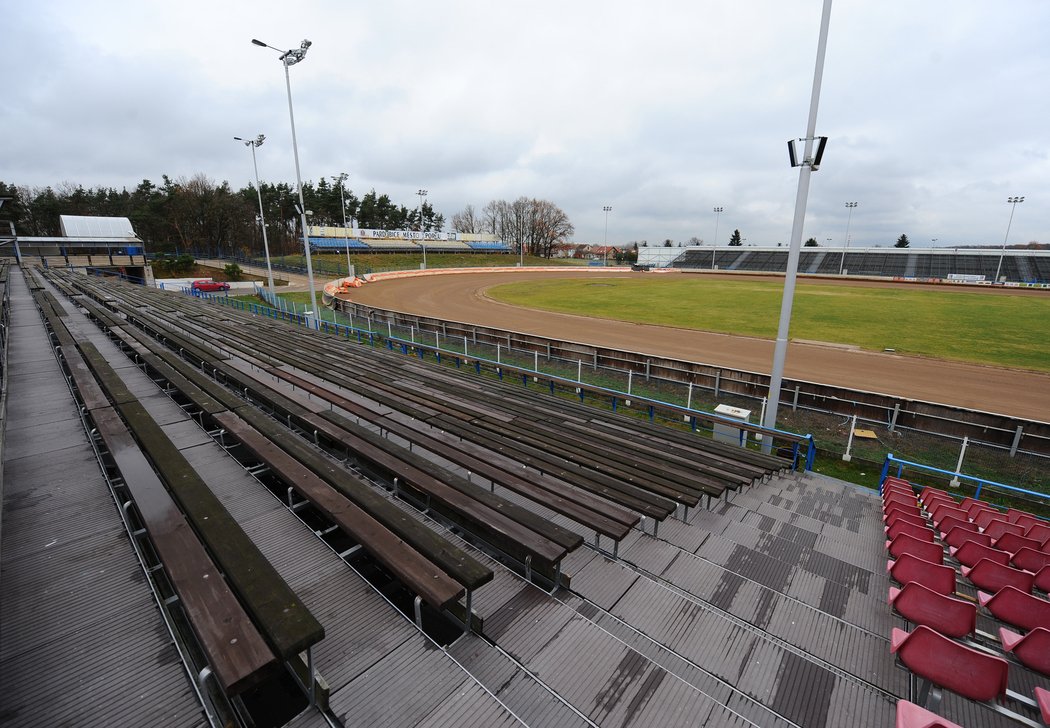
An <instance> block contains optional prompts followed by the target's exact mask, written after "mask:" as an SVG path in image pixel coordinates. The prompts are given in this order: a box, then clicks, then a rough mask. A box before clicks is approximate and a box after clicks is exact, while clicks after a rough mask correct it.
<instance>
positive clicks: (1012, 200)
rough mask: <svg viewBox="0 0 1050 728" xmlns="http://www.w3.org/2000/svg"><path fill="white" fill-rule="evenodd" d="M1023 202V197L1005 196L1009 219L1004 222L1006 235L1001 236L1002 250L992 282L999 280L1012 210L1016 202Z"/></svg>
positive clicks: (1015, 207)
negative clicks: (1008, 207)
mask: <svg viewBox="0 0 1050 728" xmlns="http://www.w3.org/2000/svg"><path fill="white" fill-rule="evenodd" d="M1020 202H1024V197H1007V198H1006V203H1007V204H1008V205H1010V221H1009V222H1007V223H1006V236H1005V237H1003V251H1002V252H1001V253H1000V254H999V265H997V266H996V267H995V278H994V279H993V282H994V283H998V282H999V273H1000V272H1001V271H1002V269H1003V258H1004V257H1006V241H1007V240H1009V239H1010V226H1011V225H1012V224H1013V222H1014V210H1016V209H1017V204H1018V203H1020Z"/></svg>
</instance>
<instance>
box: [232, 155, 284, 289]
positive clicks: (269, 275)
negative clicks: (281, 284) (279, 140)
mask: <svg viewBox="0 0 1050 728" xmlns="http://www.w3.org/2000/svg"><path fill="white" fill-rule="evenodd" d="M234 140H235V141H238V142H241V143H243V144H244V146H246V147H250V148H251V150H252V169H254V170H255V193H256V195H257V196H258V197H259V225H260V226H262V239H263V253H264V254H265V255H266V285H267V287H268V288H269V289H270V298H271V299H272V298H273V297H274V296H275V295H277V294H275V293H274V290H273V268H272V267H271V266H270V242H269V241H268V240H267V239H266V216H265V215H264V214H263V200H262V187H261V186H260V185H259V164H258V162H256V161H255V149H256V147H261V146H262V143H263V142H264V141H266V135H265V134H260V135H259V136H257V137H255V138H254V139H242V138H241V137H234ZM270 303H273V301H272V300H271V301H270Z"/></svg>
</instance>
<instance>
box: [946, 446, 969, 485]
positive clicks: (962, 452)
mask: <svg viewBox="0 0 1050 728" xmlns="http://www.w3.org/2000/svg"><path fill="white" fill-rule="evenodd" d="M969 445H970V438H969V437H964V438H963V442H962V447H961V448H959V462H957V463H956V464H955V477H954V478H952V479H951V481H950V482H949V483H948V485H950V486H951V487H953V488H958V487H959V475H961V474H962V465H963V458H965V457H966V448H967V447H969Z"/></svg>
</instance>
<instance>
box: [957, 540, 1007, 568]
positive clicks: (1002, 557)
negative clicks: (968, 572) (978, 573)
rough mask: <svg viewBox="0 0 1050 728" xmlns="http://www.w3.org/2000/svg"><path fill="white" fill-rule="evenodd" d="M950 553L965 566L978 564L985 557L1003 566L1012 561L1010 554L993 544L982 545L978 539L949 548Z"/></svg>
mask: <svg viewBox="0 0 1050 728" xmlns="http://www.w3.org/2000/svg"><path fill="white" fill-rule="evenodd" d="M949 553H950V554H951V555H952V556H954V557H955V558H957V559H958V560H959V563H960V564H962V565H963V566H976V565H977V562H978V561H982V560H983V559H990V560H992V561H994V562H996V563H998V564H1002V565H1003V566H1006V565H1007V564H1009V563H1010V554H1008V553H1006V552H1005V551H1000V550H999V549H993V548H992V547H991V546H982V545H981V544H979V543H977V542H976V541H967V542H966V543H964V544H963V545H962V546H960V547H959V548H952V549H949Z"/></svg>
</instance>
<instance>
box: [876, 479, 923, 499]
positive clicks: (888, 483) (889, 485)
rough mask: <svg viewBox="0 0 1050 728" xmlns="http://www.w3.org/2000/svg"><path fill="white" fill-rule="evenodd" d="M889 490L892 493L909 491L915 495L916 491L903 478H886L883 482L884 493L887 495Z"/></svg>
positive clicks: (908, 492) (911, 494) (909, 493)
mask: <svg viewBox="0 0 1050 728" xmlns="http://www.w3.org/2000/svg"><path fill="white" fill-rule="evenodd" d="M887 492H892V493H907V494H908V495H910V496H912V497H913V498H914V497H915V491H914V490H913V489H912V487H911V486H910V485H908V484H907V483H906V482H904V481H903V480H892V479H890V478H886V480H884V481H883V483H882V493H883V495H885V494H886V493H887Z"/></svg>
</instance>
